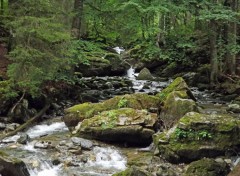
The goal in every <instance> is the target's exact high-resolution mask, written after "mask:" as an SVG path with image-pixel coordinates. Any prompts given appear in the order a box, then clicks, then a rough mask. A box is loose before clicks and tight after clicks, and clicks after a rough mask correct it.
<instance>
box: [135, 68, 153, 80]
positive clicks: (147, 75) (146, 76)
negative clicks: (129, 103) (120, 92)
mask: <svg viewBox="0 0 240 176" xmlns="http://www.w3.org/2000/svg"><path fill="white" fill-rule="evenodd" d="M137 80H153V76H152V74H151V72H150V71H149V70H148V69H147V68H143V69H142V70H141V71H140V73H139V75H138V76H137Z"/></svg>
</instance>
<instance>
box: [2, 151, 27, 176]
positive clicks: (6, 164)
mask: <svg viewBox="0 0 240 176" xmlns="http://www.w3.org/2000/svg"><path fill="white" fill-rule="evenodd" d="M0 175H2V176H10V175H12V176H30V174H29V172H28V170H27V167H26V165H25V164H24V162H23V161H21V160H19V159H17V158H13V157H11V156H9V155H7V154H6V153H4V152H2V151H0Z"/></svg>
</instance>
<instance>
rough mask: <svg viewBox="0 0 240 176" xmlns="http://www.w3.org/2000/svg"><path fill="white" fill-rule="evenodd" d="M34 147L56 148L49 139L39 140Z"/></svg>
mask: <svg viewBox="0 0 240 176" xmlns="http://www.w3.org/2000/svg"><path fill="white" fill-rule="evenodd" d="M34 148H40V149H52V148H54V146H53V145H52V143H51V142H47V141H37V142H36V143H35V144H34Z"/></svg>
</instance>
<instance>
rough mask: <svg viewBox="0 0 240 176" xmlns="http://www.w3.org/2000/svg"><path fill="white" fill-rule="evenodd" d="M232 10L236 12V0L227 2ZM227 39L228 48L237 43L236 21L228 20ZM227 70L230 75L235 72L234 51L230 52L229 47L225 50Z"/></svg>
mask: <svg viewBox="0 0 240 176" xmlns="http://www.w3.org/2000/svg"><path fill="white" fill-rule="evenodd" d="M229 4H230V6H231V9H232V11H234V12H237V9H238V0H231V1H230V2H229ZM227 40H228V45H229V48H232V47H233V48H234V47H235V46H236V44H237V23H236V22H230V23H229V24H228V32H227ZM226 65H227V72H228V73H229V74H231V75H235V74H236V53H234V52H232V51H231V49H228V52H227V60H226Z"/></svg>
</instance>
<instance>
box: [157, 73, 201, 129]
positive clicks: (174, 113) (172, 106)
mask: <svg viewBox="0 0 240 176" xmlns="http://www.w3.org/2000/svg"><path fill="white" fill-rule="evenodd" d="M157 97H159V98H160V99H161V101H163V103H164V105H163V108H162V110H161V113H160V118H161V119H162V120H163V121H164V124H165V126H167V127H171V126H172V125H173V124H174V123H176V122H177V121H178V120H179V119H180V118H181V117H182V116H184V115H185V114H186V113H187V112H192V111H196V112H197V111H198V108H197V105H196V102H195V100H196V99H195V97H194V96H193V94H192V92H191V91H190V89H189V88H188V86H187V84H186V82H185V81H184V80H183V79H182V78H181V77H179V78H176V79H175V80H174V81H173V82H172V83H171V84H170V85H169V86H168V87H167V88H166V89H164V90H162V91H161V92H160V93H158V94H157Z"/></svg>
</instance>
